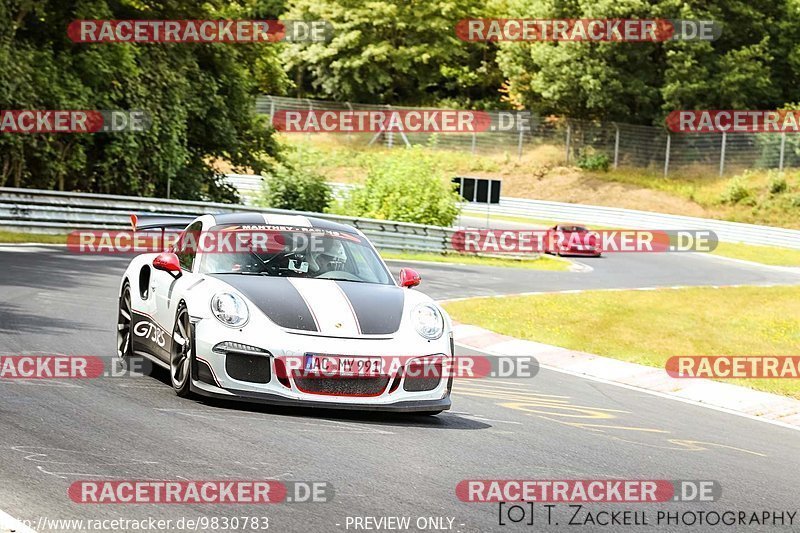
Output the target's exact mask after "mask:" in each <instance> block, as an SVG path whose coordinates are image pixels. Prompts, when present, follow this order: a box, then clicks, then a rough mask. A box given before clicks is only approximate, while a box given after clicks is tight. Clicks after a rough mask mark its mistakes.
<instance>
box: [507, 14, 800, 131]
mask: <svg viewBox="0 0 800 533" xmlns="http://www.w3.org/2000/svg"><path fill="white" fill-rule="evenodd" d="M792 5H794V6H795V7H792ZM509 10H510V14H511V16H518V17H527V18H648V19H652V18H669V19H694V20H714V21H715V22H716V23H717V24H721V25H722V29H723V30H722V35H721V37H720V38H719V39H718V40H716V41H713V42H708V41H691V42H690V41H666V42H663V43H644V42H643V43H621V42H600V43H577V42H576V43H572V42H558V43H554V42H541V43H516V42H509V43H503V44H502V45H501V49H500V51H499V52H498V64H499V66H500V68H501V70H502V71H503V74H504V76H505V77H506V78H507V80H508V81H507V87H508V92H509V97H510V99H511V100H512V101H513V102H515V103H516V104H517V105H520V106H524V107H528V108H531V109H534V110H536V111H538V112H540V113H542V114H551V113H552V114H558V115H567V116H573V117H580V118H588V119H603V120H616V121H620V122H633V123H640V124H653V123H655V124H661V123H662V121H663V118H664V116H665V115H666V114H668V113H669V112H670V111H672V110H674V109H741V108H745V109H747V108H754V109H758V108H762V109H763V108H775V107H777V106H779V105H780V104H781V103H783V102H785V101H788V100H794V99H796V98H795V95H796V86H797V81H798V78H797V77H798V74H800V70H798V69H797V67H798V66H800V61H797V60H796V59H795V58H800V48H799V47H798V45H797V44H796V43H797V42H798V39H797V37H798V30H797V29H796V28H797V27H798V25H797V22H798V20H797V17H798V13H800V11H799V10H798V9H797V0H764V1H763V2H748V1H745V0H712V1H711V2H704V3H702V4H697V3H687V2H684V1H682V0H659V1H657V0H627V1H624V2H620V1H618V0H509Z"/></svg>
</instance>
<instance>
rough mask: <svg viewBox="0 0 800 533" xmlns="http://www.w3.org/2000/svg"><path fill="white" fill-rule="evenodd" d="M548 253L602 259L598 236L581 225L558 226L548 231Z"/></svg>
mask: <svg viewBox="0 0 800 533" xmlns="http://www.w3.org/2000/svg"><path fill="white" fill-rule="evenodd" d="M548 232H549V234H548V236H547V237H548V238H547V245H546V247H547V253H551V254H555V255H589V256H593V257H600V255H601V254H602V252H603V251H602V249H601V247H600V245H599V243H598V240H597V235H596V234H594V233H592V232H590V231H589V230H588V229H587V228H586V226H581V225H579V224H558V225H556V226H553V227H552V228H550V229H549V230H548Z"/></svg>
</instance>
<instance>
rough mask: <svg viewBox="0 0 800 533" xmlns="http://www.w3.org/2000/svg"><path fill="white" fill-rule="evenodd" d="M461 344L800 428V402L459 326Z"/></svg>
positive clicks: (457, 339) (457, 333)
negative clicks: (535, 360) (527, 357)
mask: <svg viewBox="0 0 800 533" xmlns="http://www.w3.org/2000/svg"><path fill="white" fill-rule="evenodd" d="M453 336H454V339H455V342H456V343H457V344H459V345H460V346H464V347H466V348H471V349H473V350H480V351H483V352H485V353H487V354H488V355H505V356H533V357H535V358H536V359H537V360H538V361H539V364H540V366H541V367H542V368H546V369H548V370H555V371H557V372H563V373H566V374H572V375H575V376H578V377H582V378H585V379H590V380H593V381H600V382H603V383H609V384H612V385H617V386H621V387H626V388H631V389H636V390H640V391H642V392H646V393H649V394H654V395H656V396H661V397H665V398H670V399H674V400H678V401H683V402H687V403H693V404H696V405H700V406H703V407H707V408H711V409H716V410H718V411H724V412H728V413H731V414H736V415H740V416H744V417H747V418H752V419H755V420H760V421H763V422H769V423H772V424H776V425H780V426H784V427H787V428H790V429H795V430H800V400H795V399H794V398H788V397H785V396H781V395H778V394H770V393H767V392H761V391H756V390H752V389H748V388H746V387H740V386H737V385H731V384H729V383H721V382H718V381H711V380H709V379H678V378H672V377H670V376H669V375H668V374H667V372H666V370H665V369H663V368H656V367H651V366H645V365H640V364H636V363H629V362H627V361H619V360H617V359H611V358H609V357H603V356H600V355H594V354H590V353H586V352H579V351H576V350H569V349H567V348H561V347H558V346H551V345H549V344H542V343H539V342H533V341H525V340H520V339H516V338H514V337H508V336H506V335H501V334H499V333H495V332H493V331H489V330H487V329H483V328H480V327H478V326H471V325H466V324H455V325H454V327H453Z"/></svg>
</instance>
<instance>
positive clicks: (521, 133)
mask: <svg viewBox="0 0 800 533" xmlns="http://www.w3.org/2000/svg"><path fill="white" fill-rule="evenodd" d="M517 127H518V128H519V140H518V141H517V160H518V161H519V160H520V159H522V136H523V135H525V131H524V130H523V129H522V128H521V127H519V125H518V126H517Z"/></svg>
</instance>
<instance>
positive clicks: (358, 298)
mask: <svg viewBox="0 0 800 533" xmlns="http://www.w3.org/2000/svg"><path fill="white" fill-rule="evenodd" d="M336 283H337V284H338V285H339V288H340V289H342V292H344V294H345V296H346V297H347V299H348V300H349V301H350V306H351V307H352V309H353V312H354V313H355V315H356V320H357V322H358V325H359V327H360V329H361V333H362V334H363V335H388V334H390V333H394V332H396V331H397V330H398V329H400V321H401V320H402V319H403V305H404V303H405V293H404V292H403V289H401V288H400V287H396V286H394V285H378V284H375V283H355V282H352V281H337V282H336Z"/></svg>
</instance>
